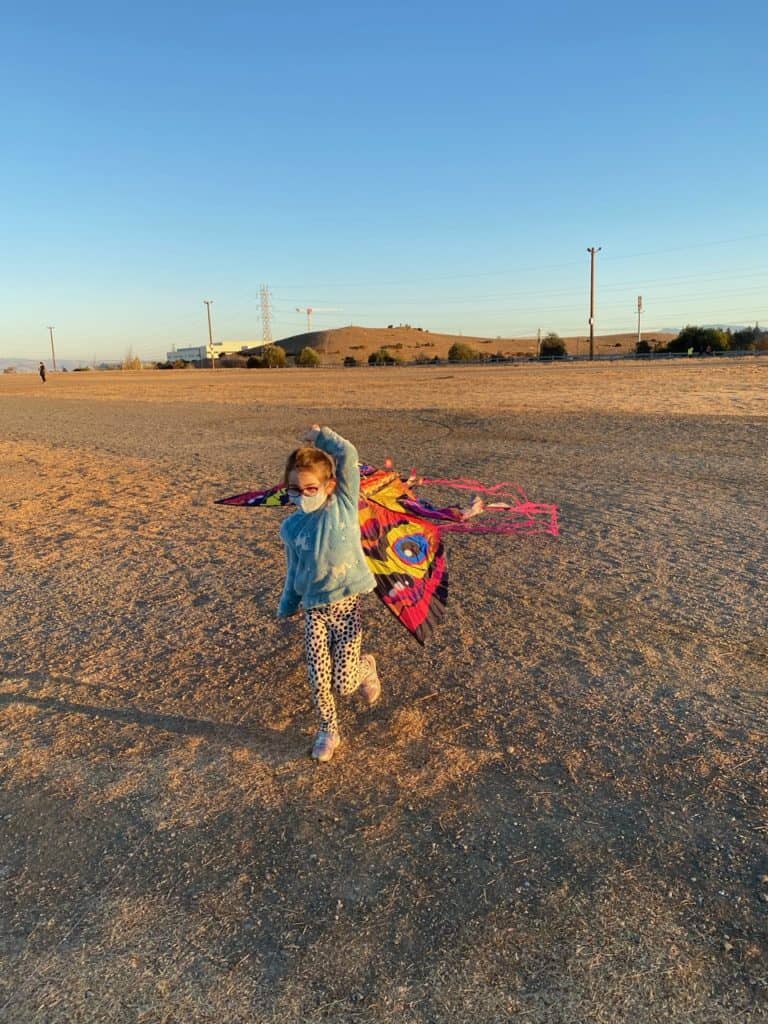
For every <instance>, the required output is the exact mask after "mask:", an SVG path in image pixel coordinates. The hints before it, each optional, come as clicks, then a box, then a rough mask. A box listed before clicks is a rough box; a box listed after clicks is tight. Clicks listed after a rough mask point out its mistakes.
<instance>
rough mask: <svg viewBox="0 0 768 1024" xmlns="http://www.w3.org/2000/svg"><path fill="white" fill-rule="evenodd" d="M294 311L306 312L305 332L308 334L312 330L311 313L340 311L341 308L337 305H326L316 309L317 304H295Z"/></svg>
mask: <svg viewBox="0 0 768 1024" xmlns="http://www.w3.org/2000/svg"><path fill="white" fill-rule="evenodd" d="M296 312H297V313H306V314H307V334H309V333H310V331H311V330H312V314H313V313H340V312H341V309H340V308H339V307H338V306H326V307H325V308H324V309H318V307H317V306H296Z"/></svg>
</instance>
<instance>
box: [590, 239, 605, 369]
mask: <svg viewBox="0 0 768 1024" xmlns="http://www.w3.org/2000/svg"><path fill="white" fill-rule="evenodd" d="M601 249H602V245H598V246H597V248H595V246H594V245H593V246H592V247H591V248H590V249H587V252H588V253H589V256H590V260H589V358H590V359H594V358H595V256H596V254H597V253H599V252H600V250H601Z"/></svg>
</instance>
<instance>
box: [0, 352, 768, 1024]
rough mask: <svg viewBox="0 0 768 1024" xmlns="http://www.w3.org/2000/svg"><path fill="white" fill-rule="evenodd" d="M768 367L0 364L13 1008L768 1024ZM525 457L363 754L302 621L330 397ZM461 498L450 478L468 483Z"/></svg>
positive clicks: (404, 462) (38, 1013)
mask: <svg viewBox="0 0 768 1024" xmlns="http://www.w3.org/2000/svg"><path fill="white" fill-rule="evenodd" d="M767 413H768V361H765V360H763V361H762V362H761V361H760V360H759V359H745V360H740V361H739V362H738V363H736V362H733V363H716V364H715V363H714V362H704V361H698V360H697V361H695V362H694V361H691V362H686V363H675V364H670V365H658V364H653V365H643V364H641V363H633V364H621V365H619V364H609V365H605V364H599V365H598V364H594V365H572V364H571V365H561V366H551V367H544V366H522V367H509V366H500V367H495V368H477V367H472V368H465V369H458V368H448V367H436V368H434V369H423V368H422V369H419V368H413V369H408V370H403V369H392V370H377V371H369V370H360V371H358V370H350V371H340V370H339V371H335V372H334V371H294V370H288V371H251V372H238V371H229V372H227V371H221V370H219V371H213V372H212V371H207V372H206V371H194V372H192V371H187V372H172V373H161V372H155V373H150V372H147V371H145V372H142V373H135V374H130V373H124V374H96V373H90V374H69V375H62V374H59V375H51V376H50V377H49V380H48V383H47V384H45V385H42V384H41V383H40V382H39V380H38V379H37V378H36V377H33V376H31V375H30V376H27V377H20V376H19V377H16V378H13V377H4V378H0V479H1V480H2V533H1V535H0V541H1V546H0V555H1V561H0V569H1V571H2V576H1V577H0V667H1V670H2V675H1V677H0V723H1V724H0V785H1V787H2V788H1V800H2V805H1V806H0V823H1V824H2V835H1V836H0V898H1V900H2V903H1V905H2V922H1V931H0V953H1V955H2V960H1V967H0V1019H2V1020H3V1021H9V1022H24V1024H27V1022H30V1024H31V1022H45V1024H73V1022H99V1024H101V1022H104V1024H118V1022H120V1024H123V1022H126V1024H128V1022H131V1024H133V1022H141V1024H161V1022H162V1024H172V1022H173V1024H209V1022H210V1024H235V1022H237V1024H260V1022H277V1024H288V1022H290V1024H294V1022H297V1024H298V1022H306V1024H315V1022H320V1021H333V1022H340V1024H345V1022H365V1024H394V1022H406V1024H411V1022H412V1024H433V1022H434V1024H437V1022H439V1024H442V1022H451V1024H454V1022H455V1024H458V1022H462V1024H463V1022H467V1021H471V1022H477V1024H491V1022H494V1024H495V1022H508V1021H510V1022H511V1021H520V1022H526V1024H582V1022H583V1024H587V1022H589V1024H608V1022H611V1024H615V1022H625V1021H626V1022H639V1024H646V1022H647V1024H656V1022H658V1024H684V1022H685V1024H731V1022H743V1021H750V1022H760V1021H766V1020H768V1001H767V994H768V957H767V950H766V918H767V912H768V852H767V851H768V842H767V840H768V833H767V831H766V829H767V828H768V816H767V815H766V787H767V783H768V769H767V765H766V748H767V741H768V715H767V714H766V690H767V689H768V672H767V670H766V656H767V655H768V644H767V643H766V575H767V573H766V553H767V552H766V534H765V496H766V493H768V460H767V459H766V430H767V427H768V419H767ZM315 420H320V421H321V422H326V423H329V424H331V425H332V426H334V427H335V428H337V429H338V430H340V431H341V432H342V433H344V434H346V435H347V436H350V437H351V438H352V439H353V440H354V441H355V442H356V443H357V445H358V447H359V449H360V452H361V454H362V455H363V457H364V458H365V459H366V460H369V461H372V462H378V461H380V460H381V459H382V458H384V457H385V456H387V455H390V456H392V457H394V459H395V460H396V462H397V464H398V465H399V466H400V467H402V468H404V469H410V468H411V467H412V466H416V467H418V468H419V469H421V470H422V471H424V472H427V473H429V474H431V475H434V476H458V475H465V476H473V477H477V478H480V479H483V480H485V481H488V482H496V481H499V480H502V479H513V480H516V481H518V482H519V483H520V484H522V485H523V486H524V487H525V488H526V490H527V491H528V493H529V494H530V495H531V497H534V498H536V499H539V500H542V501H554V502H557V504H558V505H559V506H560V509H561V517H562V536H561V537H560V538H559V539H557V540H555V539H553V538H549V537H546V538H534V539H530V538H529V539H510V538H504V537H482V536H479V537H475V536H470V537H461V536H450V537H449V538H448V539H447V546H448V551H449V562H450V567H451V574H452V594H451V604H450V607H449V615H448V619H447V623H446V624H445V625H444V627H443V628H442V630H441V631H440V632H439V634H438V635H437V636H436V637H435V638H434V640H433V641H432V642H431V643H430V644H429V646H428V647H427V649H426V650H424V651H422V650H420V649H419V648H418V647H417V646H416V645H415V644H414V643H413V642H412V641H411V640H410V639H409V638H408V637H407V635H406V634H405V633H404V632H403V631H402V630H401V629H400V627H399V626H398V625H397V624H396V623H395V622H394V620H393V619H391V618H390V617H388V616H387V614H386V612H385V611H384V610H383V609H382V608H380V607H379V606H378V605H377V603H376V602H375V599H373V598H370V599H368V601H367V603H366V615H367V620H366V621H367V635H368V638H369V641H370V646H371V647H372V648H373V649H374V650H376V651H377V653H378V655H379V660H380V668H381V672H382V676H383V679H384V685H385V693H384V697H383V699H382V701H381V702H380V704H379V705H377V706H376V707H375V708H374V709H373V710H371V711H363V710H362V708H361V707H360V706H359V705H358V704H357V703H355V701H354V700H353V701H352V702H350V703H349V704H345V706H344V709H343V727H344V731H345V742H344V744H343V746H342V747H341V748H340V751H339V753H338V754H337V756H336V758H335V759H334V761H333V762H332V763H331V764H330V765H327V766H323V767H318V766H316V765H315V764H313V763H312V762H311V760H310V759H309V758H308V756H307V753H308V748H309V744H310V740H311V736H312V733H313V726H314V720H313V715H312V711H311V707H310V704H309V699H308V693H307V689H306V684H305V678H304V669H303V661H302V651H301V645H300V639H299V636H298V635H294V636H290V635H289V636H284V635H282V634H281V633H280V632H279V631H278V628H277V625H276V623H275V621H274V608H275V602H276V599H277V595H278V590H279V586H280V582H281V569H282V556H281V552H280V550H279V541H278V538H277V528H278V522H279V517H280V515H281V514H282V513H279V512H270V511H266V510H261V511H244V510H235V509H222V508H220V507H215V506H214V505H213V504H212V502H213V500H214V498H216V497H219V496H221V495H224V494H227V493H233V492H235V491H238V490H244V489H246V488H249V487H251V486H256V485H258V484H266V483H269V482H271V481H273V480H274V479H275V478H276V477H277V475H278V474H279V472H280V469H281V466H282V462H283V459H284V456H285V454H286V452H287V451H288V450H289V448H290V447H291V445H292V443H293V441H294V438H295V437H296V435H297V433H298V432H299V430H300V429H302V428H303V427H304V426H305V425H306V424H308V423H310V422H312V421H315ZM442 496H443V495H439V494H438V495H435V497H442Z"/></svg>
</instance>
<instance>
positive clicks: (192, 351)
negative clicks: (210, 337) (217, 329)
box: [166, 341, 271, 363]
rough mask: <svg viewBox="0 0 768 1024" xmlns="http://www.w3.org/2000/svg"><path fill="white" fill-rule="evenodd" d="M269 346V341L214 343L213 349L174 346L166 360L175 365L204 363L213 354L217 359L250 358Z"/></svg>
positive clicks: (207, 347) (209, 347)
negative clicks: (177, 363)
mask: <svg viewBox="0 0 768 1024" xmlns="http://www.w3.org/2000/svg"><path fill="white" fill-rule="evenodd" d="M269 344H271V342H269V341H214V343H213V346H212V347H211V346H210V345H191V346H185V347H184V348H176V347H175V346H174V348H173V349H172V351H170V352H168V353H166V359H167V360H168V362H169V363H174V362H176V360H177V359H183V360H184V362H185V363H202V362H203V361H204V360H206V359H210V358H211V353H213V355H215V357H216V358H217V359H220V358H221V357H222V356H231V355H245V356H248V355H252V354H253V352H254V349H259V348H264V346H265V345H269Z"/></svg>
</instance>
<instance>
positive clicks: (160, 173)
mask: <svg viewBox="0 0 768 1024" xmlns="http://www.w3.org/2000/svg"><path fill="white" fill-rule="evenodd" d="M12 6H13V9H14V13H5V14H4V15H3V20H2V38H3V61H2V66H1V67H0V86H1V87H2V93H1V94H2V97H3V101H2V105H3V113H4V116H3V133H2V148H3V158H2V161H0V188H1V189H2V196H3V199H2V211H3V212H2V235H1V236H0V237H2V255H1V256H0V263H1V264H2V265H1V267H0V271H1V272H0V298H1V300H2V306H1V308H2V313H1V315H0V357H3V356H4V357H16V356H19V357H21V356H29V357H32V358H40V357H45V356H46V355H47V353H49V351H50V350H49V346H48V332H47V330H46V327H47V325H48V324H53V325H54V326H55V328H56V345H57V355H60V356H61V357H62V358H64V357H69V358H87V359H91V358H93V357H94V356H97V357H99V358H120V357H122V356H123V355H125V354H126V352H127V351H128V349H129V348H132V350H133V352H134V353H136V354H139V355H141V356H142V357H144V358H159V357H164V355H165V352H166V350H167V349H169V348H170V347H171V346H172V345H173V344H176V345H179V346H180V345H184V344H201V343H203V342H205V341H206V340H207V325H206V319H205V307H204V306H203V302H202V300H203V299H213V300H214V306H213V318H214V331H215V334H216V337H217V338H219V339H251V338H256V337H258V336H259V334H260V326H259V285H260V284H261V283H262V282H264V283H268V284H269V286H270V288H271V291H272V295H273V305H274V313H273V317H274V321H273V333H274V336H275V337H276V338H279V337H281V336H286V335H288V334H292V333H297V332H299V331H301V330H303V329H305V326H306V317H304V316H302V315H301V314H298V313H296V312H295V307H297V306H302V307H303V306H307V305H311V306H314V307H320V308H328V307H331V308H335V309H336V310H337V311H336V312H328V313H317V314H316V315H315V319H314V323H313V326H318V327H321V326H325V327H332V326H339V325H341V324H348V323H355V324H363V325H368V326H385V325H386V324H388V323H393V322H394V323H400V322H408V323H411V324H413V325H414V326H423V327H425V328H429V329H431V330H435V331H437V330H444V331H449V332H456V333H458V332H463V333H464V334H485V335H494V336H495V335H503V336H512V335H523V334H528V335H532V334H535V332H536V330H537V328H539V327H541V328H542V330H544V331H548V330H555V331H558V332H559V333H561V334H579V333H586V332H587V329H588V328H587V315H588V278H589V257H588V254H587V251H586V250H587V247H588V246H592V245H595V246H602V251H601V252H600V254H599V256H598V258H597V260H598V262H597V318H596V329H597V332H598V333H609V332H612V331H620V330H632V329H633V326H634V325H635V323H636V316H635V305H636V298H637V295H638V294H642V295H643V298H644V304H645V314H644V318H643V323H644V325H645V326H647V327H648V328H663V327H667V326H677V325H681V324H684V323H686V322H691V323H713V322H726V323H744V322H754V321H755V320H761V321H764V322H765V323H766V325H768V259H766V255H765V254H766V246H767V245H768V206H767V204H766V191H767V190H766V180H768V159H767V158H768V141H767V138H766V133H767V128H766V126H767V125H768V117H767V116H766V111H767V110H768V46H767V45H766V39H768V31H767V30H768V7H767V6H766V4H765V3H764V0H759V2H758V0H754V2H752V0H747V2H738V0H737V2H735V3H731V4H725V3H722V2H718V3H707V2H697V3H691V2H688V0H682V2H669V0H667V2H665V3H656V2H651V3H646V4H639V5H629V4H624V3H621V2H616V0H613V2H611V3H605V2H602V0H601V2H597V3H591V4H583V3H562V2H553V3H549V4H517V3H512V2H509V0H508V2H506V3H486V2H482V0H480V2H479V3H475V4H466V3H462V4H455V3H451V2H444V3H439V4H438V3H428V4H424V3H418V2H416V3H412V2H411V3H402V2H400V0H395V2H390V3H388V4H381V5H366V4H360V3H359V2H358V3H354V4H353V3H343V4H339V3H334V2H330V3H328V4H319V3H311V4H310V3H306V2H304V0H297V2H295V3H293V4H285V3H283V4H275V5H267V4H255V3H253V2H242V3H232V2H228V0H222V2H220V3H218V4H208V3H206V4H202V3H198V2H195V0H192V2H189V3H163V4H159V5H157V6H156V5H155V4H154V3H153V4H151V5H150V4H147V3H144V2H143V0H139V2H135V3H132V4H120V5H116V4H109V3H107V4H105V3H103V2H101V3H98V4H96V3H82V2H78V0H74V2H73V3H69V4H64V5H62V4H61V3H58V2H57V3H55V4H50V3H44V4H41V3H37V2H35V0H31V2H29V3H25V4H17V5H16V4H15V5H12Z"/></svg>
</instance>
